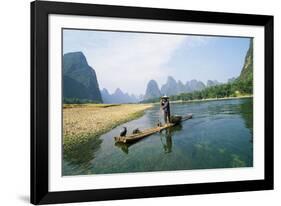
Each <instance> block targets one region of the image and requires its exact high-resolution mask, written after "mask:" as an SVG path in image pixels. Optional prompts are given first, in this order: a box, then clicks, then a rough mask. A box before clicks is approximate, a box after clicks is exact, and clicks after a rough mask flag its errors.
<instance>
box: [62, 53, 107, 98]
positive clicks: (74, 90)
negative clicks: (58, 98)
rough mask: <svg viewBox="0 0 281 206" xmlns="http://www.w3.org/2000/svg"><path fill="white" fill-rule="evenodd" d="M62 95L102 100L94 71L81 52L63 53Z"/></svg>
mask: <svg viewBox="0 0 281 206" xmlns="http://www.w3.org/2000/svg"><path fill="white" fill-rule="evenodd" d="M63 97H64V99H82V100H91V101H95V102H98V103H102V102H103V101H102V97H101V93H100V89H99V84H98V80H97V76H96V72H95V70H94V69H93V68H92V67H90V66H89V65H88V63H87V60H86V58H85V56H84V54H83V53H82V52H72V53H67V54H64V55H63Z"/></svg>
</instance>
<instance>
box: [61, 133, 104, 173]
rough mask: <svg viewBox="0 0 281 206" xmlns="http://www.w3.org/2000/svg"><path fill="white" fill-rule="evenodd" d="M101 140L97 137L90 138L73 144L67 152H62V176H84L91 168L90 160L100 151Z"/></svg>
mask: <svg viewBox="0 0 281 206" xmlns="http://www.w3.org/2000/svg"><path fill="white" fill-rule="evenodd" d="M102 142H103V141H102V140H101V139H100V138H97V137H93V138H90V140H89V141H87V142H84V143H80V144H75V145H73V146H72V148H71V149H69V150H68V151H67V152H64V154H63V156H64V161H63V168H64V169H63V175H68V174H72V175H73V171H75V173H77V174H84V173H85V171H89V170H90V169H91V167H92V163H91V162H92V160H93V159H94V158H95V154H96V152H97V151H98V150H99V149H100V147H101V144H102Z"/></svg>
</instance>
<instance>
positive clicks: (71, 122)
mask: <svg viewBox="0 0 281 206" xmlns="http://www.w3.org/2000/svg"><path fill="white" fill-rule="evenodd" d="M151 107H152V104H120V105H114V104H83V105H64V108H63V144H64V150H67V149H70V148H71V146H72V145H73V144H79V143H82V142H85V141H87V140H88V139H89V138H92V137H97V136H99V135H101V134H103V133H105V132H108V131H110V130H111V129H113V128H114V127H116V126H118V125H120V124H122V123H125V122H128V121H130V120H133V119H136V118H138V117H140V116H142V115H143V113H144V111H145V110H146V109H148V108H151Z"/></svg>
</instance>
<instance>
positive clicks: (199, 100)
mask: <svg viewBox="0 0 281 206" xmlns="http://www.w3.org/2000/svg"><path fill="white" fill-rule="evenodd" d="M252 97H253V95H243V96H238V97H222V98H207V99H194V100H177V101H170V103H188V102H207V101H220V100H231V99H244V98H252ZM156 104H159V103H156Z"/></svg>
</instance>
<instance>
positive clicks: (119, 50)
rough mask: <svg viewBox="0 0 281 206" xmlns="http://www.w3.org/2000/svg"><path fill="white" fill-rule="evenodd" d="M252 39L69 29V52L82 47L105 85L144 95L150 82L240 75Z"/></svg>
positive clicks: (65, 38)
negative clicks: (152, 80) (169, 77)
mask: <svg viewBox="0 0 281 206" xmlns="http://www.w3.org/2000/svg"><path fill="white" fill-rule="evenodd" d="M249 40H250V39H249V38H238V37H235V38H234V37H211V36H192V35H170V34H150V33H129V32H105V31H88V30H64V32H63V53H64V54H65V53H68V52H76V51H82V52H83V53H84V55H85V56H86V59H87V61H88V64H89V65H90V66H91V67H93V68H94V69H95V71H96V73H97V78H98V82H99V86H100V89H102V88H107V89H108V90H109V92H110V93H112V92H114V91H115V89H116V88H120V89H121V90H122V91H124V92H128V93H130V94H132V93H133V94H137V95H139V94H144V92H145V89H146V85H147V83H148V81H149V80H151V79H154V80H156V81H157V83H158V84H159V87H160V88H161V85H162V84H164V83H165V82H166V79H167V76H173V77H174V78H175V79H176V80H181V81H182V82H183V83H185V82H186V81H189V80H192V79H197V80H201V81H203V82H204V83H206V81H207V80H209V79H210V80H218V81H220V82H226V81H227V80H228V79H229V78H232V77H237V76H239V74H240V71H241V69H242V66H243V63H244V58H245V55H246V52H247V49H248V47H249Z"/></svg>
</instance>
